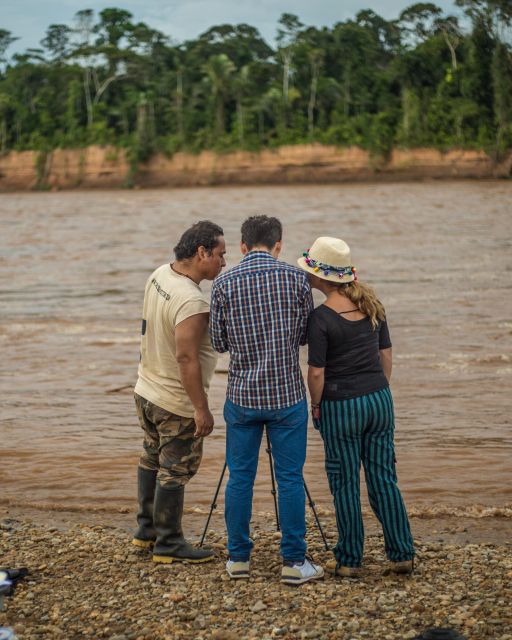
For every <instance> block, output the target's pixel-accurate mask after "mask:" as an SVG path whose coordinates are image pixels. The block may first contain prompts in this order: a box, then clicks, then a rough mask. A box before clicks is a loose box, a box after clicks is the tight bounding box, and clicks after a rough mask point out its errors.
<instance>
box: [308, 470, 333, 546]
mask: <svg viewBox="0 0 512 640" xmlns="http://www.w3.org/2000/svg"><path fill="white" fill-rule="evenodd" d="M304 489H305V491H306V495H307V497H308V502H309V506H310V507H311V511H313V515H314V516H315V521H316V526H317V527H318V530H319V531H320V535H321V536H322V540H323V541H324V545H325V550H326V551H329V544H328V542H327V538H326V537H325V533H324V530H323V529H322V525H321V524H320V520H319V519H318V514H317V512H316V509H315V503H314V502H313V498H312V497H311V494H310V493H309V489H308V485H307V484H306V481H304Z"/></svg>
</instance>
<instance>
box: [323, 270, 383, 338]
mask: <svg viewBox="0 0 512 640" xmlns="http://www.w3.org/2000/svg"><path fill="white" fill-rule="evenodd" d="M335 286H336V288H337V289H338V293H339V294H340V295H345V296H347V298H348V299H349V300H350V301H351V302H353V303H354V304H355V306H356V307H357V308H358V309H359V311H360V312H361V313H364V314H365V315H367V316H368V317H369V318H370V322H371V324H372V327H373V329H376V328H377V325H378V324H379V322H381V321H382V320H385V319H386V312H385V310H384V306H383V305H382V302H381V301H380V300H379V299H378V298H377V296H376V294H375V291H374V290H373V288H372V287H370V285H368V284H365V283H364V282H360V281H359V280H354V281H353V282H345V283H343V284H340V285H335Z"/></svg>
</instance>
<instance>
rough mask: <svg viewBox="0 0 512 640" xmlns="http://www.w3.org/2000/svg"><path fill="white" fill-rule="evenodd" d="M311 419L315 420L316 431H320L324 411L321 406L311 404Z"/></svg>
mask: <svg viewBox="0 0 512 640" xmlns="http://www.w3.org/2000/svg"><path fill="white" fill-rule="evenodd" d="M311 417H312V419H313V426H314V427H315V429H317V430H319V429H320V420H321V417H322V411H321V409H320V405H319V404H311Z"/></svg>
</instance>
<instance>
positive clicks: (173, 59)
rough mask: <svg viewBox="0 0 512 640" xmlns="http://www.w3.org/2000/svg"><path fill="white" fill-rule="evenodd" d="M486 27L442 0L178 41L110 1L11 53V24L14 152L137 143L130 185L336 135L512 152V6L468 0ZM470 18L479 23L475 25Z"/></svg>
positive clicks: (9, 135)
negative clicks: (191, 157)
mask: <svg viewBox="0 0 512 640" xmlns="http://www.w3.org/2000/svg"><path fill="white" fill-rule="evenodd" d="M458 4H459V5H460V6H461V7H462V8H463V9H464V11H466V13H467V15H468V16H469V23H470V29H468V30H467V32H466V33H463V31H462V30H461V28H460V26H459V24H458V21H457V19H456V18H455V17H454V16H451V15H444V14H443V11H442V10H441V9H440V8H439V7H437V5H435V4H432V3H429V2H420V3H415V4H412V5H411V6H409V7H407V8H405V9H404V11H402V13H401V14H400V16H399V17H398V18H397V20H391V21H390V20H386V19H384V18H382V17H381V16H379V15H378V14H377V13H375V12H374V11H372V10H371V9H365V10H362V11H359V13H357V15H356V16H355V18H354V19H349V20H346V21H344V22H338V23H337V24H335V25H334V26H332V27H331V28H328V27H323V28H321V29H318V28H315V27H310V26H305V25H304V24H303V23H302V22H301V21H300V19H299V18H298V17H297V16H295V15H293V14H283V15H282V16H281V18H280V19H279V22H278V25H277V39H276V42H277V45H276V48H275V49H273V48H272V47H271V46H270V45H269V44H268V43H267V42H265V41H264V40H263V38H262V37H261V35H260V34H259V32H258V30H257V29H255V28H254V27H252V26H250V25H247V24H237V25H231V24H222V25H216V26H213V27H211V28H210V29H208V30H207V31H206V32H205V33H203V34H201V35H200V36H199V37H197V38H196V39H194V40H190V41H187V42H184V43H182V44H179V45H178V44H175V43H173V42H172V41H171V40H170V39H169V38H168V37H167V36H166V35H165V34H163V33H161V32H159V31H157V30H155V29H152V28H150V27H148V26H147V25H146V24H144V23H140V22H139V23H137V22H135V21H134V19H133V16H132V14H131V13H130V12H128V11H126V10H124V9H121V8H115V7H112V8H108V9H104V10H103V11H101V12H100V13H99V14H98V15H96V14H95V13H94V12H93V11H92V10H89V9H86V10H82V11H79V12H78V13H77V14H76V16H75V20H74V24H73V25H66V24H53V25H50V26H49V27H48V28H47V30H46V35H45V37H44V38H43V39H42V41H41V44H42V47H43V48H42V49H37V50H35V49H31V50H28V51H27V52H25V53H23V54H18V55H15V56H13V57H12V58H11V59H10V60H9V59H8V55H7V53H8V48H9V46H10V45H11V44H12V42H13V41H14V40H15V39H16V37H15V36H13V35H11V33H10V32H8V31H5V30H1V29H0V153H4V152H7V151H8V150H9V149H19V150H22V149H34V150H37V151H39V152H40V153H39V156H38V160H37V171H38V176H39V183H40V187H42V186H44V184H45V167H46V162H47V155H46V154H47V153H48V152H49V151H50V150H51V149H54V148H56V147H69V148H72V147H74V148H77V147H78V148H80V147H85V146H87V145H90V144H98V145H112V146H113V147H115V148H125V149H126V152H127V157H128V158H129V161H130V165H131V171H130V175H129V176H128V177H127V185H129V184H130V183H131V182H132V181H133V177H134V175H135V174H136V172H137V171H138V170H139V169H140V167H141V165H143V164H144V163H145V162H147V161H148V160H149V159H150V158H151V156H152V155H153V154H154V153H155V152H158V151H160V152H163V153H165V154H167V155H168V156H172V155H173V154H174V153H176V152H178V151H182V150H185V151H188V152H193V153H198V152H200V151H201V150H203V149H214V150H216V151H219V152H224V151H230V150H235V149H247V150H258V149H262V148H275V147H277V146H279V145H283V144H298V143H304V142H315V141H316V142H321V143H325V144H334V145H339V146H350V145H359V146H361V147H363V148H364V149H367V150H368V151H369V152H370V153H371V154H372V156H373V157H374V158H375V159H376V162H378V161H379V159H380V158H384V157H386V155H387V154H388V153H389V152H390V150H391V149H392V148H393V147H394V146H396V145H401V146H405V147H415V146H432V147H436V148H439V149H449V148H450V147H454V146H457V147H463V148H477V147H482V148H485V149H492V150H495V151H497V152H498V153H503V152H505V151H506V150H507V149H509V148H510V147H512V62H511V56H512V53H511V49H510V46H509V45H508V44H506V38H504V36H503V34H505V33H506V28H507V26H509V25H511V24H512V9H511V7H512V4H511V3H510V2H509V0H458ZM466 25H467V23H466Z"/></svg>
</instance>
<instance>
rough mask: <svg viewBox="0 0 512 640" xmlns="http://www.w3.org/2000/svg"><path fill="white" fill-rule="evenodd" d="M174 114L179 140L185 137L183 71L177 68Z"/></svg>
mask: <svg viewBox="0 0 512 640" xmlns="http://www.w3.org/2000/svg"><path fill="white" fill-rule="evenodd" d="M176 115H177V120H178V135H179V137H180V139H181V140H184V138H185V127H184V122H183V71H182V70H181V69H178V73H177V74H176Z"/></svg>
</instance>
